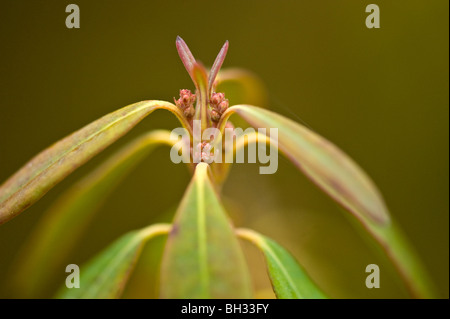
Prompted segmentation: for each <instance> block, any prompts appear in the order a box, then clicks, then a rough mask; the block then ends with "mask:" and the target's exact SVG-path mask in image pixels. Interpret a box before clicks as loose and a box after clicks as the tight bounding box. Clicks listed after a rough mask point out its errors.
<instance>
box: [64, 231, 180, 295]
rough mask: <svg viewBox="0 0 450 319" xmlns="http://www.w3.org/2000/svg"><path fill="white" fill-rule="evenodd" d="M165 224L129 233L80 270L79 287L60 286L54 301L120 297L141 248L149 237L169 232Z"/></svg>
mask: <svg viewBox="0 0 450 319" xmlns="http://www.w3.org/2000/svg"><path fill="white" fill-rule="evenodd" d="M170 227H171V226H170V225H168V224H156V225H152V226H149V227H146V228H144V229H141V230H135V231H132V232H129V233H127V234H125V235H123V236H122V237H120V238H119V239H118V240H116V241H115V242H114V243H113V244H111V245H110V246H109V247H108V248H107V249H105V250H104V251H103V252H101V253H100V254H99V255H98V256H97V257H95V258H94V259H92V260H91V261H90V262H88V263H87V264H86V265H83V266H81V267H80V288H70V289H69V288H67V287H66V286H63V287H62V288H61V289H60V291H59V292H58V294H57V298H65V299H94V298H95V299H107V298H119V297H120V295H121V293H122V291H123V289H124V287H125V285H126V283H127V281H128V278H129V277H130V274H131V273H132V271H133V268H134V265H135V264H136V261H137V259H138V257H139V254H140V252H141V250H142V247H143V245H144V244H145V243H146V242H147V241H148V240H149V239H150V238H152V237H155V236H159V235H165V234H167V233H168V232H169V231H170Z"/></svg>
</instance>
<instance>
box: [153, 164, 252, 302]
mask: <svg viewBox="0 0 450 319" xmlns="http://www.w3.org/2000/svg"><path fill="white" fill-rule="evenodd" d="M160 294H161V297H162V298H251V295H252V294H251V288H250V280H249V274H248V270H247V266H246V264H245V260H244V256H243V254H242V251H241V248H240V246H239V242H238V241H237V238H236V236H235V235H234V232H233V228H232V226H231V223H230V221H229V220H228V218H227V216H226V214H225V211H224V209H223V207H222V205H221V203H220V201H219V198H218V196H217V194H216V192H215V190H214V188H213V185H212V184H211V181H210V179H209V177H208V165H207V164H206V163H199V164H198V165H197V168H196V170H195V174H194V177H193V179H192V181H191V183H190V185H189V187H188V189H187V191H186V193H185V195H184V197H183V200H182V202H181V204H180V206H179V208H178V210H177V213H176V216H175V220H174V223H173V227H172V230H171V232H170V234H169V237H168V239H167V243H166V248H165V251H164V256H163V261H162V265H161V288H160Z"/></svg>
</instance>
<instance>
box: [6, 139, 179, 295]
mask: <svg viewBox="0 0 450 319" xmlns="http://www.w3.org/2000/svg"><path fill="white" fill-rule="evenodd" d="M173 143H175V141H173V140H170V132H169V131H165V130H157V131H152V132H149V133H146V134H143V135H142V136H140V137H138V138H136V139H135V140H133V141H132V142H130V143H129V144H127V145H125V146H124V147H123V148H121V149H120V150H119V151H117V152H116V153H115V154H114V155H112V156H111V157H110V158H109V159H108V160H107V161H106V162H104V163H102V164H101V165H100V166H99V167H97V168H96V169H95V170H94V171H92V172H91V173H89V174H88V175H87V176H86V177H84V178H83V179H82V180H80V181H79V182H78V183H76V184H75V185H73V186H72V187H71V188H70V189H68V190H67V191H66V192H65V193H64V194H63V195H62V196H61V197H59V199H58V200H57V201H56V202H55V203H54V204H53V205H52V206H51V207H50V208H49V210H48V211H47V212H45V213H44V215H43V217H42V219H41V220H40V222H39V223H38V225H36V227H35V228H34V230H33V233H32V234H31V236H30V237H29V239H28V240H27V242H26V243H25V246H24V247H23V248H22V249H21V250H20V251H19V255H18V257H17V258H16V261H15V265H14V266H13V267H12V269H14V274H13V276H12V278H11V286H12V287H13V289H15V290H18V291H20V292H21V294H22V295H23V296H25V297H26V298H35V297H39V296H40V292H41V291H42V289H43V288H45V287H46V282H48V281H49V279H50V278H51V277H52V276H53V275H54V273H55V272H57V271H58V269H63V267H64V262H65V263H66V264H67V259H66V258H65V257H67V256H68V255H70V253H71V251H72V250H73V247H74V245H75V244H76V242H77V241H78V240H79V238H80V237H81V236H82V235H83V233H84V230H85V229H86V228H87V227H88V225H89V223H90V222H91V220H92V219H93V218H94V216H95V213H96V212H97V211H98V209H99V207H100V206H101V205H102V204H103V202H104V201H105V199H106V198H107V197H108V195H110V194H111V192H112V191H113V190H114V189H115V188H116V186H117V185H118V184H119V183H120V182H121V181H122V180H123V178H124V177H125V176H126V175H127V174H128V173H129V172H130V171H131V170H132V169H133V168H134V167H136V165H138V164H139V163H140V162H141V161H142V160H143V159H144V158H145V157H146V156H148V154H149V153H150V152H151V151H152V149H153V148H154V147H155V146H157V145H160V144H167V145H173Z"/></svg>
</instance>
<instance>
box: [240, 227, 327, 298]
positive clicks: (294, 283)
mask: <svg viewBox="0 0 450 319" xmlns="http://www.w3.org/2000/svg"><path fill="white" fill-rule="evenodd" d="M236 233H237V235H238V236H239V237H241V238H243V239H246V240H248V241H250V242H251V243H253V244H255V245H256V246H257V247H258V248H259V249H260V250H261V252H262V253H263V254H264V257H265V259H266V263H267V270H268V272H269V277H270V280H271V282H272V287H273V291H274V292H275V294H276V296H277V298H278V299H324V298H327V297H326V296H325V294H324V293H323V292H322V291H321V290H320V288H319V287H317V285H316V284H315V283H314V282H313V281H312V280H311V278H309V276H308V274H307V273H306V272H305V270H304V269H303V268H302V267H301V266H300V265H299V264H298V263H297V261H296V260H295V259H294V257H293V256H292V255H291V254H290V253H289V252H288V251H287V250H286V249H284V248H283V247H281V246H280V245H278V244H277V243H276V242H275V241H273V240H271V239H269V238H267V237H265V236H263V235H261V234H259V233H257V232H255V231H252V230H249V229H238V230H237V231H236Z"/></svg>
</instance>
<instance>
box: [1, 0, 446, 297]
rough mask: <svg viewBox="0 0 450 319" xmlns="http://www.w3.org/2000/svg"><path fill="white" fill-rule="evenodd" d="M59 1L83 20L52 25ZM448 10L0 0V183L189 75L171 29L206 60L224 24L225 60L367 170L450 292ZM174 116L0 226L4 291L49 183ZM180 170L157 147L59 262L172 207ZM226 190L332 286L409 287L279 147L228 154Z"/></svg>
mask: <svg viewBox="0 0 450 319" xmlns="http://www.w3.org/2000/svg"><path fill="white" fill-rule="evenodd" d="M69 3H76V4H78V5H79V7H80V11H81V28H80V29H67V28H66V26H65V19H66V16H67V15H68V14H67V13H66V12H65V7H66V6H67V5H68V4H69ZM369 3H376V4H378V5H379V7H380V10H381V28H380V29H367V28H366V26H365V18H366V16H367V13H365V7H366V5H367V4H369ZM448 12H449V2H448V1H445V0H442V1H437V0H435V1H411V0H408V1H380V0H377V1H359V0H354V1H334V0H329V1H324V0H320V1H261V0H259V1H226V2H216V1H178V2H177V1H80V0H78V1H75V2H66V1H22V0H16V1H2V2H1V8H0V48H1V49H0V110H1V112H0V182H2V181H4V180H6V179H7V178H8V177H9V176H10V175H11V174H12V173H14V172H15V171H16V170H17V169H19V168H20V167H21V165H23V164H24V163H25V162H26V161H27V160H29V159H30V158H31V157H32V156H33V155H35V154H36V153H38V152H39V151H41V150H42V149H44V148H45V147H47V146H49V145H50V144H51V143H53V142H55V141H57V140H58V139H60V138H62V137H64V136H65V135H67V134H69V133H71V132H73V131H75V130H77V129H78V128H81V127H82V126H84V125H85V124H87V123H89V122H91V121H93V120H95V119H97V118H99V117H101V116H102V115H104V114H106V113H109V112H111V111H113V110H116V109H118V108H120V107H122V106H125V105H128V104H131V103H133V102H137V101H140V100H145V99H162V100H168V101H172V98H173V97H174V96H177V94H178V90H179V89H182V88H189V89H193V85H192V83H191V82H190V78H189V76H188V74H187V73H186V71H185V70H184V67H183V65H182V63H181V61H180V60H179V58H178V55H177V52H176V50H175V38H176V36H177V35H180V36H182V37H183V38H184V40H186V42H187V43H188V45H189V46H190V48H191V50H192V52H193V54H194V55H195V56H196V58H197V59H199V60H201V61H202V62H204V64H205V65H207V66H210V65H211V64H212V62H213V60H214V58H215V55H216V54H217V52H218V50H219V49H220V47H221V46H222V44H223V42H224V41H225V40H229V41H230V49H229V51H228V56H227V59H226V60H225V63H224V68H225V67H243V68H247V69H249V70H251V71H253V72H254V73H256V74H258V75H259V76H260V77H261V79H262V80H263V81H264V83H265V84H266V85H267V92H268V94H269V97H270V100H269V103H268V107H270V108H271V109H272V110H275V111H277V112H279V113H281V114H284V115H286V116H289V117H290V118H292V119H294V120H296V121H298V122H301V123H306V124H307V125H308V126H309V127H311V128H312V129H313V130H315V131H316V132H318V133H319V134H321V135H322V136H324V137H326V138H328V139H329V140H331V141H333V142H334V143H335V144H337V145H338V146H339V147H340V148H342V149H343V150H344V151H346V152H347V153H348V154H349V155H350V156H351V157H352V158H354V159H355V160H356V161H357V162H358V163H359V164H360V165H361V166H362V167H363V168H364V169H365V170H366V171H367V172H368V173H369V175H370V176H371V177H372V178H373V179H374V181H375V182H376V183H377V185H378V187H379V188H380V190H381V192H382V193H383V195H384V198H385V200H386V202H387V204H388V207H389V208H390V211H391V213H392V216H394V218H395V219H396V220H397V221H398V222H399V223H400V225H401V226H402V228H403V230H404V231H405V233H406V234H407V236H408V237H409V238H410V239H411V242H412V244H413V245H414V246H415V247H416V249H417V251H418V253H419V255H420V256H421V257H422V259H423V261H424V263H425V265H426V266H427V268H428V270H429V271H430V273H431V275H432V278H433V279H434V281H435V283H436V285H437V287H438V289H439V292H440V294H441V296H442V297H445V298H448V297H449V277H448V276H449V219H448V218H449V195H448V191H449V190H448V185H449V181H448V177H449V172H448V168H449V158H448V156H449V155H448V151H449V150H448V145H449V144H448V137H449V135H448V129H449V122H448V121H449V120H448V115H449V114H448V112H449V96H448V94H449V82H448V79H449V74H448V71H449V68H448V56H449V45H448V43H449V42H448V35H449V34H448V32H449V31H448V30H449V29H448V27H449V19H448V14H449V13H448ZM231 102H235V103H238V102H245V101H231ZM178 126H179V124H178V122H177V121H176V119H175V118H174V117H173V116H172V115H171V114H169V113H168V112H164V111H157V112H155V113H153V114H152V115H151V116H150V117H148V118H147V119H145V120H144V121H143V122H142V123H140V124H139V125H138V126H137V127H136V128H135V129H134V130H132V131H131V132H130V133H129V134H128V135H126V136H125V137H124V138H122V139H120V140H119V142H117V144H114V145H113V146H111V147H109V148H108V149H107V150H106V151H105V152H104V153H102V154H100V155H99V156H97V157H95V158H94V159H93V160H92V161H91V162H89V163H88V164H87V165H85V166H83V167H82V168H81V169H79V170H78V171H76V172H75V173H74V174H72V175H71V176H70V177H69V178H67V179H66V180H65V181H63V182H62V183H61V184H59V185H58V186H57V187H55V188H54V189H53V190H51V191H50V192H49V193H48V194H47V195H46V196H45V197H44V198H42V200H40V201H39V202H38V203H36V204H35V205H34V206H32V207H31V208H29V209H28V210H27V211H25V212H24V213H22V214H21V215H19V216H18V217H17V218H15V219H13V220H12V221H10V222H8V223H6V224H4V225H2V226H1V227H0V297H3V298H9V297H17V296H19V297H20V291H19V292H17V291H16V292H14V291H13V290H12V289H11V287H9V286H8V284H7V282H8V278H9V277H10V275H11V271H13V270H11V263H12V261H13V260H14V258H15V255H16V252H17V251H18V249H20V247H21V245H22V244H23V242H24V240H25V239H26V238H27V235H28V234H29V233H30V231H31V230H32V229H33V226H34V225H35V224H36V223H37V221H38V220H39V218H40V217H41V215H42V214H43V213H44V211H45V209H46V208H48V207H49V205H50V204H51V203H52V201H54V200H55V198H57V197H58V195H60V194H61V193H62V192H63V191H64V190H65V189H67V187H68V186H70V185H71V184H73V183H74V182H75V181H76V180H78V179H79V178H80V177H81V176H83V175H84V174H86V173H88V172H89V171H90V170H91V169H92V168H94V167H95V166H96V165H98V164H99V163H101V161H102V160H103V159H105V158H106V157H107V156H108V155H110V154H112V152H113V151H114V150H117V149H118V146H119V145H121V144H124V143H125V142H127V141H130V140H131V139H132V138H133V137H136V136H138V135H139V134H140V133H142V132H145V131H148V130H150V129H153V128H168V129H172V128H174V127H178ZM188 182H189V174H188V171H187V170H186V168H185V167H183V166H181V164H180V165H176V164H173V163H171V162H170V159H169V152H168V149H167V148H161V149H158V150H157V151H156V152H155V153H153V154H152V155H151V156H150V157H149V158H148V159H146V160H145V161H144V162H143V163H142V164H141V165H139V167H138V168H137V169H136V170H135V171H134V172H133V173H132V174H131V175H130V176H129V177H128V178H127V179H126V180H125V181H124V182H123V183H122V184H121V186H120V187H119V188H118V189H117V191H116V192H115V193H114V196H112V197H111V198H109V200H108V202H107V203H106V205H105V206H104V207H103V210H102V212H101V213H100V214H99V215H98V217H96V218H95V220H94V222H93V223H92V225H91V226H90V228H89V230H88V232H87V234H86V236H85V238H84V240H83V241H82V242H80V243H79V245H78V247H77V249H76V251H74V252H73V253H72V254H71V256H72V257H71V259H70V260H68V261H67V263H76V264H79V265H80V264H82V263H83V262H84V261H86V260H87V259H89V258H91V257H92V256H94V255H95V254H96V253H97V252H98V251H100V250H101V249H102V248H104V247H105V246H106V245H107V244H108V243H110V242H111V241H112V240H113V239H115V238H117V237H118V236H120V235H121V234H123V233H125V232H126V231H128V230H131V229H137V228H141V227H143V226H146V225H148V224H150V223H153V222H155V221H161V220H170V217H171V215H170V212H171V211H173V209H174V207H176V205H177V203H178V201H179V200H180V199H181V196H182V195H183V192H184V189H185V187H186V185H187V183H188ZM223 195H224V199H225V200H226V202H227V203H228V205H229V206H230V207H233V210H232V212H231V213H230V214H231V216H232V218H233V221H234V223H235V224H236V225H238V226H245V227H250V228H253V229H255V230H257V231H259V232H262V233H263V234H266V235H268V236H270V237H272V238H274V239H276V240H277V241H278V242H279V243H281V244H283V245H285V246H286V247H287V248H288V249H289V250H290V251H291V252H292V253H293V254H294V255H295V256H296V257H297V259H298V260H299V261H300V262H301V263H302V264H303V265H304V267H305V268H306V269H307V270H308V271H309V272H310V274H311V276H312V277H313V278H314V280H315V281H316V282H317V283H318V284H319V285H320V286H321V287H323V289H324V291H325V292H326V293H328V294H329V295H330V296H331V297H339V298H380V297H387V298H403V297H407V296H408V295H407V294H406V292H405V290H404V288H402V285H401V283H399V282H398V279H397V276H396V275H395V273H393V272H392V266H391V265H390V263H389V262H386V260H385V259H383V258H380V257H379V256H378V255H377V254H376V253H375V250H374V249H373V247H371V246H370V244H368V243H366V242H365V241H364V240H363V239H362V237H361V236H360V234H359V233H358V231H357V230H356V229H355V228H354V227H352V225H351V223H349V221H348V220H347V219H346V217H345V216H344V214H343V213H342V212H341V211H340V209H339V208H338V206H337V205H336V204H334V202H333V201H332V200H330V199H329V198H328V197H327V196H326V195H324V194H323V193H322V192H321V191H319V190H318V188H316V187H315V186H314V185H313V184H312V183H311V182H310V181H309V180H307V179H306V178H305V177H304V176H303V175H302V174H301V173H300V172H298V171H297V170H296V169H295V168H294V166H293V165H291V164H290V163H289V162H288V161H287V160H286V159H284V158H280V161H279V169H278V172H277V173H276V174H274V175H259V174H258V165H257V164H248V165H244V164H237V165H235V166H234V167H233V168H232V171H231V175H230V177H229V180H228V181H227V183H226V185H225V187H224V190H223ZM61 240H64V239H63V238H62V239H61ZM157 244H158V243H155V244H152V245H153V246H152V245H149V247H148V248H147V249H146V254H144V258H143V261H142V262H141V263H139V265H138V268H137V272H136V274H135V275H133V277H132V280H131V283H130V286H129V287H128V288H127V290H126V292H125V297H151V296H154V294H155V285H156V284H155V280H156V279H155V277H154V276H153V277H152V274H149V269H152V268H151V267H148V266H142V265H147V264H145V263H144V262H145V261H150V263H153V265H156V262H155V260H157V258H158V254H157V253H156V254H151V251H152V249H151V247H156V248H157V247H158V245H157ZM159 246H161V245H159ZM156 248H155V249H156ZM244 248H245V250H246V251H247V253H248V256H249V263H250V266H251V268H252V273H253V276H254V286H255V290H257V291H264V290H265V289H267V288H268V287H269V282H268V280H267V279H266V277H265V269H264V266H263V265H262V263H261V261H262V258H261V256H260V255H259V253H258V252H257V251H256V250H254V249H253V248H252V247H249V246H248V245H244ZM142 263H144V264H142ZM370 263H376V264H378V265H380V268H381V288H380V289H371V290H369V289H367V288H366V287H365V277H366V275H367V274H366V273H365V267H366V265H367V264H370ZM141 264H142V265H141ZM152 273H154V272H152ZM65 275H66V274H65V273H64V269H61V273H56V274H55V278H54V281H53V282H49V283H48V287H46V289H44V291H43V293H42V295H41V296H44V297H48V296H51V294H52V291H53V290H54V289H55V288H56V287H57V286H58V285H60V284H61V283H63V282H64V278H65ZM142 276H147V277H148V278H147V279H146V280H142V278H144V277H142ZM139 278H141V279H139ZM264 296H266V295H264Z"/></svg>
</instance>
